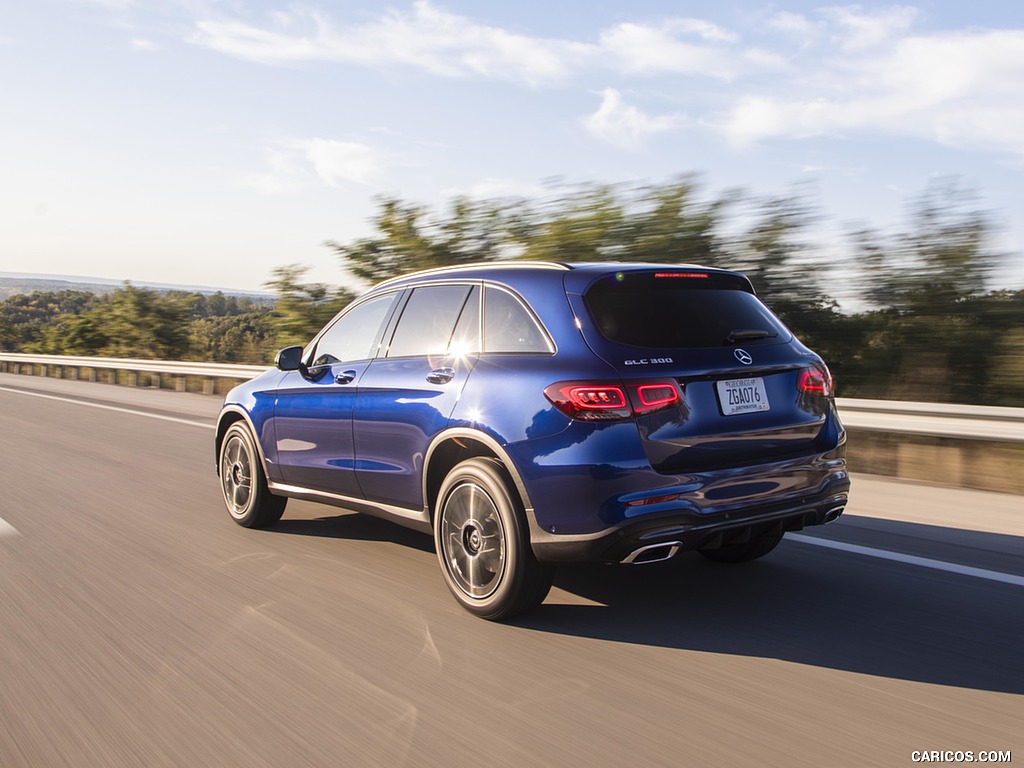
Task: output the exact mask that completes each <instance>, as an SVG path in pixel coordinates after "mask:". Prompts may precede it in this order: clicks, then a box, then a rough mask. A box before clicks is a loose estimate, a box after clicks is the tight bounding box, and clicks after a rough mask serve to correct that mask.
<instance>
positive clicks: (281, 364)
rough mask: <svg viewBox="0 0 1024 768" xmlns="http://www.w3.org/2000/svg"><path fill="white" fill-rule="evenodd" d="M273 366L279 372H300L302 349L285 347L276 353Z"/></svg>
mask: <svg viewBox="0 0 1024 768" xmlns="http://www.w3.org/2000/svg"><path fill="white" fill-rule="evenodd" d="M274 365H276V366H277V369H278V370H280V371H301V370H302V368H303V365H302V347H285V348H284V349H282V350H281V351H280V352H278V353H277V357H275V358H274Z"/></svg>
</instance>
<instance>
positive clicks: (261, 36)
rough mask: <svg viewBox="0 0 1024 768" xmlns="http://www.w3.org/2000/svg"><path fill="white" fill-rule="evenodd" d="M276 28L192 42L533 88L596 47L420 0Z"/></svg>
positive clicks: (209, 24)
mask: <svg viewBox="0 0 1024 768" xmlns="http://www.w3.org/2000/svg"><path fill="white" fill-rule="evenodd" d="M272 21H273V24H274V26H273V28H271V29H263V28H260V27H258V26H254V25H251V24H247V23H245V22H240V21H235V20H223V21H218V20H204V21H200V22H199V23H198V25H197V26H198V32H197V33H196V34H195V35H194V37H193V42H196V43H198V44H201V45H204V46H206V47H209V48H212V49H214V50H218V51H221V52H222V53H226V54H229V55H232V56H237V57H239V58H243V59H250V60H253V61H258V62H262V63H267V64H281V63H286V62H293V61H337V62H347V63H353V64H363V65H367V66H382V65H395V64H400V65H408V66H414V67H418V68H421V69H424V70H426V71H427V72H430V73H432V74H435V75H442V76H448V77H459V76H468V75H477V76H482V77H488V78H496V79H504V80H521V81H525V82H527V83H530V84H539V83H543V82H551V81H558V80H561V79H563V78H565V77H566V76H567V75H568V74H569V72H570V71H571V69H573V67H574V64H575V63H576V62H577V61H578V60H580V59H584V58H587V57H588V56H590V55H591V54H592V53H593V50H594V47H593V46H591V45H587V44H585V43H576V42H572V41H567V40H558V39H549V38H536V37H530V36H527V35H521V34H517V33H513V32H508V31H506V30H504V29H501V28H499V27H494V26H488V25H485V24H478V23H476V22H474V21H472V20H471V19H468V18H466V17H464V16H458V15H455V14H452V13H448V12H446V11H443V10H440V9H438V8H436V7H434V6H433V5H431V4H430V3H429V2H427V1H426V0H417V2H416V3H414V4H413V8H412V11H411V12H400V11H394V10H392V11H389V12H387V13H386V14H384V15H383V16H382V17H381V18H380V19H378V20H377V21H374V22H370V23H367V24H360V25H352V26H348V27H336V26H335V25H334V24H333V23H332V22H331V21H330V20H329V19H328V18H327V17H325V16H324V15H322V14H319V13H315V12H303V11H294V12H291V13H287V14H286V13H278V14H274V16H273V18H272Z"/></svg>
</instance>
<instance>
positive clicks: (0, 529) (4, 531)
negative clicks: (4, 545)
mask: <svg viewBox="0 0 1024 768" xmlns="http://www.w3.org/2000/svg"><path fill="white" fill-rule="evenodd" d="M17 535H18V529H17V528H15V527H14V526H13V525H11V524H10V523H8V522H7V521H6V520H4V519H3V518H2V517H0V539H2V538H3V537H4V536H17Z"/></svg>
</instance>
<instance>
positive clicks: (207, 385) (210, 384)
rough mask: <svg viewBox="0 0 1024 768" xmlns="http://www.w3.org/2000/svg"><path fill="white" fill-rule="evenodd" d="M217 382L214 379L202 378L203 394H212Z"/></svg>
mask: <svg viewBox="0 0 1024 768" xmlns="http://www.w3.org/2000/svg"><path fill="white" fill-rule="evenodd" d="M216 383H217V380H216V379H204V380H203V394H204V395H212V394H213V388H214V385H215V384H216Z"/></svg>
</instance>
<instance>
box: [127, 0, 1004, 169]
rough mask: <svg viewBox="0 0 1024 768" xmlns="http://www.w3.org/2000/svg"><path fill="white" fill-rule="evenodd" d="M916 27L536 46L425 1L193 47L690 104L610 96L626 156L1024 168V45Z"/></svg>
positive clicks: (897, 9) (334, 158)
mask: <svg viewBox="0 0 1024 768" xmlns="http://www.w3.org/2000/svg"><path fill="white" fill-rule="evenodd" d="M107 1H109V2H118V1H119V0H107ZM918 16H919V14H918V11H917V9H916V8H914V7H911V6H901V5H895V6H889V7H871V8H862V7H861V6H857V5H847V6H827V7H821V8H819V9H817V10H814V11H810V12H807V13H804V14H799V13H793V12H790V11H780V12H775V13H773V14H770V15H768V16H766V17H764V19H763V20H761V21H760V22H758V21H754V20H751V21H750V22H749V23H748V25H747V26H746V27H745V28H744V29H745V31H744V34H745V35H746V37H747V38H748V39H744V38H741V37H740V35H739V34H737V32H736V31H734V30H729V29H725V28H723V27H721V26H719V25H716V24H714V23H712V22H710V21H707V20H704V19H695V18H667V19H663V20H660V21H656V22H651V21H645V22H643V23H640V22H630V21H626V22H622V23H618V24H615V25H614V26H611V27H608V28H606V29H605V30H603V31H602V32H600V33H599V34H598V35H597V36H596V38H595V39H594V40H582V39H563V38H552V37H538V36H531V35H529V34H525V33H521V32H518V31H512V30H509V29H505V28H503V27H500V26H497V25H494V24H485V23H481V22H478V21H476V20H474V19H472V18H470V17H468V16H464V15H459V14H455V13H451V12H448V11H446V10H443V9H441V8H439V7H438V6H436V5H434V4H433V3H432V2H431V1H430V0H416V2H414V3H413V4H412V5H411V6H410V7H408V8H406V9H401V10H389V11H385V12H381V13H380V14H379V15H378V16H376V17H375V18H372V19H371V20H370V21H366V22H361V23H357V24H351V23H350V24H339V23H337V22H335V21H333V20H332V19H330V18H328V17H327V16H326V15H324V14H323V13H320V12H317V11H310V10H296V9H294V8H292V9H291V10H288V11H286V12H279V13H274V14H272V15H270V16H269V17H268V18H269V21H268V22H267V23H266V25H264V26H259V25H256V24H253V23H250V22H248V21H242V20H240V17H235V18H227V17H218V18H207V19H205V20H203V21H200V22H199V24H198V26H197V31H196V33H195V35H194V36H193V41H194V42H196V43H198V44H201V45H204V46H207V47H209V48H212V49H214V50H218V51H221V52H223V53H225V54H228V55H231V56H235V57H239V58H243V59H247V60H251V61H258V62H264V63H268V64H284V63H290V62H303V61H324V62H339V63H348V64H356V65H361V66H369V67H385V66H389V67H393V66H404V67H410V68H415V69H418V70H420V71H423V72H427V73H430V74H433V75H436V76H439V77H477V78H483V79H488V80H495V81H506V82H519V83H526V84H528V85H531V86H535V87H539V86H546V85H547V86H550V85H560V86H565V85H570V84H578V85H580V86H582V87H593V84H594V79H595V78H596V77H600V78H607V77H608V76H609V73H611V74H612V75H618V76H619V77H622V78H629V80H630V82H629V87H630V89H632V90H634V91H636V92H638V93H639V92H642V91H641V88H642V87H643V84H644V83H645V82H646V81H650V80H651V79H653V78H658V82H657V88H658V93H660V94H663V96H662V97H661V98H662V102H663V103H664V102H665V101H668V100H669V99H671V101H672V102H673V103H678V101H679V99H680V97H685V98H686V103H687V107H686V109H687V111H688V112H689V113H690V114H691V115H693V116H694V119H693V120H692V121H686V120H684V119H683V118H682V117H681V116H680V115H679V114H678V113H677V112H676V111H674V110H677V109H678V107H675V106H673V107H668V108H663V109H662V110H661V112H662V114H657V113H645V112H642V111H641V110H640V109H638V108H637V107H635V106H632V105H629V104H626V103H625V102H624V101H623V98H622V95H621V93H620V91H619V90H617V89H608V90H605V91H604V92H603V95H602V102H601V105H600V107H599V108H598V109H597V111H596V112H594V113H593V114H591V115H589V116H587V117H586V118H584V124H585V125H586V127H587V129H588V130H589V131H590V132H591V133H592V134H593V135H595V136H597V137H599V138H601V139H602V140H604V141H607V142H610V143H613V144H616V145H618V146H621V147H629V148H635V147H637V146H638V145H639V144H640V143H641V142H642V141H643V140H644V139H645V138H646V137H649V136H651V135H653V134H657V133H661V132H664V131H668V130H672V129H675V128H679V127H680V126H683V125H685V124H689V125H700V126H706V127H709V128H710V129H712V130H715V131H717V132H718V133H719V134H720V135H722V136H724V137H725V138H726V139H727V140H729V141H730V142H732V143H733V144H735V145H737V146H745V145H749V144H751V143H754V142H758V141H762V140H772V139H800V138H805V137H811V136H818V137H820V136H830V137H843V136H849V135H853V134H862V135H869V134H873V135H900V136H912V137H916V138H920V139H926V140H929V141H934V142H940V143H943V144H948V145H951V146H957V147H970V148H986V149H989V150H995V151H1006V152H1012V153H1014V154H1018V155H1024V147H1022V144H1024V139H1022V138H1018V133H1019V130H1017V128H1016V126H1019V125H1020V124H1021V121H1020V107H1018V106H1017V105H1020V104H1024V29H1004V30H978V29H966V30H962V31H959V32H951V31H944V32H932V31H929V32H916V31H915V24H916V22H917V19H918ZM698 79H699V80H710V81H711V82H712V83H714V84H715V87H714V88H713V89H711V88H709V87H708V86H707V85H701V84H700V83H699V80H698ZM620 87H621V86H620ZM665 94H671V95H670V96H667V95H665ZM645 97H647V98H648V99H651V98H652V96H651V94H650V92H648V93H646V94H645ZM651 103H655V102H653V101H652V102H651ZM309 151H312V152H315V153H316V154H317V156H318V158H319V159H318V160H317V161H316V162H315V163H314V166H316V165H318V166H319V167H320V168H321V170H323V169H325V168H327V169H330V168H335V167H340V168H343V169H345V170H344V173H338V172H336V171H334V170H326V171H323V173H321V175H320V178H321V179H328V180H329V181H328V183H338V180H339V179H343V180H346V181H357V182H358V183H366V182H365V181H361V180H362V179H365V178H368V177H369V176H371V175H372V174H373V173H374V172H375V171H374V170H373V160H372V159H371V156H370V155H367V156H366V157H365V158H363V159H362V160H360V159H359V158H358V156H357V155H358V153H356V152H354V150H352V149H351V148H347V149H346V148H345V147H341V146H338V147H330V146H328V145H322V146H321V145H317V147H316V148H315V149H311V150H309ZM328 158H330V159H328ZM307 162H312V161H309V160H308V158H307ZM352 169H355V170H352ZM360 169H362V170H360ZM345 174H347V175H345Z"/></svg>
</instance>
